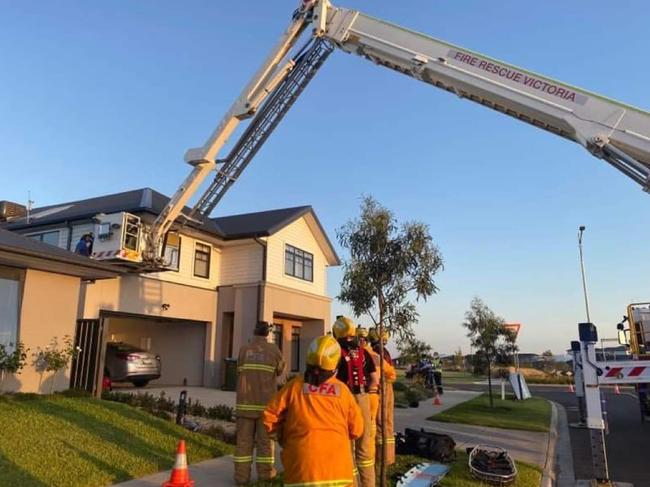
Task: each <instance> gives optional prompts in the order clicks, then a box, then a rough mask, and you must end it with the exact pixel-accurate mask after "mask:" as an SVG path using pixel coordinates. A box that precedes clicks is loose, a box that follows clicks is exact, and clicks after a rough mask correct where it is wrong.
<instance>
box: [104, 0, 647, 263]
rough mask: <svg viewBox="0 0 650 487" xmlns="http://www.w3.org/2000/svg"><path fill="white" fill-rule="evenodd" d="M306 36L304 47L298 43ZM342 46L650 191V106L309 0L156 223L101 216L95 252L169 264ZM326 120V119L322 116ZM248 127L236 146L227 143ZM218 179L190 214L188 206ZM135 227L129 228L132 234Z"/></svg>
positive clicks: (191, 158)
mask: <svg viewBox="0 0 650 487" xmlns="http://www.w3.org/2000/svg"><path fill="white" fill-rule="evenodd" d="M301 40H302V41H304V42H301V43H300V44H298V43H299V41H301ZM335 50H339V51H342V52H345V53H348V54H352V55H355V56H359V57H361V58H363V59H366V60H368V61H371V62H373V63H375V64H377V65H378V66H382V67H385V68H388V69H391V70H394V71H397V72H399V73H402V74H404V75H406V76H410V77H412V78H415V79H417V80H420V81H422V82H424V83H428V84H430V85H432V86H435V87H437V88H440V89H443V90H446V91H448V92H449V93H451V94H453V95H455V96H457V97H458V98H459V99H461V100H468V101H471V102H474V103H479V104H481V105H483V106H485V107H488V108H491V109H492V110H496V111H498V112H501V113H503V114H504V115H508V116H510V117H514V118H516V119H518V120H520V121H522V122H525V123H528V124H531V125H533V126H535V127H538V128H540V129H542V130H545V131H547V132H550V133H552V134H555V135H557V136H559V137H563V138H565V139H567V140H570V141H572V142H575V143H578V144H580V145H581V146H583V147H584V148H585V149H586V150H587V151H589V153H590V154H592V155H593V156H595V157H597V158H599V159H602V160H604V161H606V162H608V163H609V164H611V165H612V166H614V167H615V168H616V169H618V170H619V171H620V172H622V173H623V174H625V175H626V176H628V177H629V178H631V179H632V180H634V181H636V182H637V183H638V184H639V185H641V187H642V188H643V189H644V190H645V191H648V190H649V189H650V179H649V176H650V113H648V112H647V111H645V110H642V109H639V108H636V107H633V106H630V105H626V104H624V103H621V102H618V101H615V100H611V99H609V98H606V97H604V96H601V95H598V94H596V93H592V92H589V91H586V90H583V89H581V88H577V87H575V86H571V85H570V84H567V83H563V82H560V81H556V80H553V79H551V78H548V77H546V76H542V75H540V74H536V73H533V72H531V71H528V70H526V69H523V68H519V67H517V66H513V65H511V64H509V63H506V62H503V61H499V60H496V59H493V58H491V57H489V56H487V55H484V54H481V53H478V52H475V51H472V50H470V49H466V48H463V47H460V46H457V45H454V44H450V43H448V42H445V41H442V40H438V39H435V38H433V37H429V36H427V35H424V34H421V33H419V32H415V31H412V30H409V29H406V28H404V27H400V26H398V25H394V24H391V23H389V22H386V21H384V20H380V19H376V18H373V17H370V16H368V15H366V14H364V13H361V12H359V11H356V10H350V9H347V8H341V7H336V6H334V5H332V4H331V3H330V1H329V0H303V1H301V2H300V4H299V6H298V8H297V9H296V10H295V11H294V12H293V13H292V15H291V19H290V23H289V26H288V27H287V28H286V30H285V31H284V33H283V34H282V35H281V37H280V39H279V41H278V42H277V44H276V45H275V46H274V47H273V49H272V50H271V53H270V54H269V56H268V57H267V58H266V59H265V60H264V62H263V63H262V65H261V66H260V68H259V69H258V71H257V72H256V73H255V74H254V75H253V77H252V79H251V80H250V82H249V83H248V84H247V85H246V87H245V88H244V90H243V91H242V93H241V94H240V95H239V97H238V98H237V99H236V100H235V102H234V103H233V104H232V106H231V107H230V109H229V110H228V111H227V112H226V114H225V116H224V117H223V118H222V119H221V121H220V122H219V124H218V125H217V127H216V129H215V130H214V131H213V132H212V134H211V135H210V136H209V137H208V139H207V141H206V142H205V144H204V145H203V146H201V147H198V148H193V149H190V150H188V151H187V152H186V154H185V161H186V162H187V163H188V164H189V165H190V166H191V168H192V169H191V171H190V173H189V175H188V176H187V177H186V179H185V180H184V181H183V182H182V184H181V185H180V187H179V188H178V190H177V191H176V192H175V193H174V195H173V196H172V197H171V199H170V200H169V203H168V204H167V205H166V207H165V208H164V210H163V211H162V212H161V213H160V215H159V216H158V218H157V219H156V220H155V221H154V222H153V224H151V225H148V224H145V223H144V222H140V221H139V220H138V219H137V217H135V218H134V217H133V216H132V215H119V214H118V215H115V214H109V215H98V216H97V217H96V219H95V221H96V225H97V228H96V232H95V234H96V235H101V238H100V239H98V240H97V241H96V242H95V248H94V250H95V255H94V257H95V258H97V259H102V260H114V261H119V262H122V263H128V264H129V265H131V266H132V268H133V269H134V270H135V271H137V272H145V271H153V270H164V269H165V268H166V267H167V266H168V264H169V263H168V262H166V259H165V253H166V252H165V241H166V239H167V238H168V236H169V235H171V234H172V233H171V232H170V230H172V227H178V226H179V225H183V224H186V223H187V222H192V223H193V224H198V225H200V224H201V222H202V221H204V219H206V218H208V217H209V215H210V214H211V212H212V210H213V209H214V208H215V206H216V205H217V204H218V203H219V201H220V200H221V199H222V198H223V196H224V194H225V193H226V192H227V191H228V189H229V188H230V187H231V186H232V185H233V184H234V183H235V182H236V181H237V178H238V177H239V176H240V175H241V173H242V171H243V170H244V169H245V168H246V167H247V165H248V164H249V163H250V161H251V160H252V159H253V157H254V156H255V155H256V154H257V152H258V151H259V150H260V148H261V147H262V146H263V144H264V142H265V141H266V140H267V139H268V137H269V136H270V135H271V133H272V132H273V130H274V129H275V128H276V127H277V125H278V124H279V123H280V121H281V120H282V118H283V117H284V115H286V113H287V112H288V111H289V110H290V109H291V107H292V105H293V104H294V103H295V101H296V100H297V99H298V97H299V96H300V94H301V93H302V92H303V91H304V89H305V88H306V87H307V85H308V84H309V82H310V81H311V79H313V77H314V76H315V75H316V73H317V71H318V69H319V68H320V67H321V66H322V65H323V63H324V62H325V60H326V59H327V58H328V56H329V55H330V54H331V53H332V52H333V51H335ZM315 123H318V121H315ZM242 124H245V127H244V128H243V130H239V131H238V134H240V135H239V137H238V138H237V140H236V141H235V142H234V143H233V144H232V146H230V149H229V151H228V152H227V153H225V154H223V153H222V152H223V149H224V147H225V146H226V144H227V142H228V140H229V139H230V137H231V136H233V134H235V132H236V131H237V130H238V128H239V129H241V127H240V125H242ZM210 175H214V176H213V180H212V181H211V182H210V184H209V185H207V189H206V190H205V191H204V192H203V193H202V194H201V195H200V197H198V199H197V200H196V204H195V205H194V206H193V207H192V209H191V211H186V210H185V208H186V205H187V204H188V202H189V201H190V199H191V198H193V197H194V196H195V195H198V194H199V193H198V191H199V189H200V188H201V187H202V184H203V183H204V182H205V181H206V179H207V178H208V177H209V176H210ZM126 233H128V235H127V234H126Z"/></svg>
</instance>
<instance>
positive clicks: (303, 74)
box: [192, 38, 334, 218]
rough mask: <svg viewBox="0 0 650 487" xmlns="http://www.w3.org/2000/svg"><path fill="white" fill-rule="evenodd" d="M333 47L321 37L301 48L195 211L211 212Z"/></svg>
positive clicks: (203, 213) (196, 212) (193, 212)
mask: <svg viewBox="0 0 650 487" xmlns="http://www.w3.org/2000/svg"><path fill="white" fill-rule="evenodd" d="M333 50H334V46H333V45H332V43H331V42H329V41H327V40H324V39H320V38H315V39H313V40H311V41H310V43H309V44H308V45H307V46H305V48H303V49H302V51H301V52H300V53H299V54H298V55H297V57H296V58H295V62H296V65H295V67H294V68H293V70H292V71H291V72H290V73H289V74H288V75H287V77H286V78H285V79H284V81H282V83H280V84H279V85H278V86H277V87H276V88H275V90H274V91H273V93H271V95H270V96H269V98H268V99H267V101H266V102H265V103H264V105H263V106H262V107H261V108H260V110H259V111H258V113H257V115H255V117H254V118H253V120H252V121H251V122H250V124H249V125H248V127H247V128H246V130H245V131H244V133H243V134H242V135H241V137H240V138H239V140H238V141H237V143H236V144H235V146H234V147H233V148H232V150H231V151H230V153H229V154H228V156H227V157H226V158H225V159H223V160H221V161H218V162H220V163H221V167H219V168H218V169H217V170H216V171H217V174H216V176H215V177H214V180H213V181H212V183H211V184H210V186H209V187H208V189H207V190H206V191H205V193H203V195H202V196H201V198H199V200H198V202H197V203H196V205H195V206H194V208H193V209H192V215H196V214H198V215H201V216H203V217H206V218H207V217H209V216H210V213H212V210H214V208H215V206H217V204H218V203H219V201H220V200H221V198H223V196H224V195H225V194H226V192H227V191H228V189H229V188H230V186H232V185H233V184H234V182H235V181H237V178H238V177H239V175H240V174H241V173H242V171H243V170H244V169H245V168H246V166H247V165H248V164H249V163H250V161H251V160H252V159H253V157H255V154H257V152H258V151H259V150H260V148H261V147H262V145H264V142H266V140H267V139H268V138H269V136H270V135H271V133H272V132H273V130H274V129H275V127H276V126H277V125H278V123H280V121H281V120H282V118H283V117H284V116H285V115H286V113H287V112H288V111H289V109H290V108H291V107H292V106H293V104H294V103H295V101H296V100H297V99H298V97H299V96H300V94H301V93H302V92H303V90H304V89H305V88H306V87H307V85H308V84H309V82H310V81H311V80H312V78H313V77H314V75H315V74H316V72H317V71H318V68H320V67H321V66H322V64H323V63H324V62H325V60H326V59H327V57H328V56H329V55H330V54H331V52H332V51H333Z"/></svg>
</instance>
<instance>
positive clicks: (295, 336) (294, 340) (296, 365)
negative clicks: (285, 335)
mask: <svg viewBox="0 0 650 487" xmlns="http://www.w3.org/2000/svg"><path fill="white" fill-rule="evenodd" d="M299 370H300V328H299V327H297V326H294V327H292V328H291V372H298V371H299Z"/></svg>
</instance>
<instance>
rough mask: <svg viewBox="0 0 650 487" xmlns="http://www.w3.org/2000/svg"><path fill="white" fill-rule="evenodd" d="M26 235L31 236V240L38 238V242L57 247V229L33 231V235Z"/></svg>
mask: <svg viewBox="0 0 650 487" xmlns="http://www.w3.org/2000/svg"><path fill="white" fill-rule="evenodd" d="M27 237H29V238H31V239H32V240H38V241H39V242H43V243H46V244H49V245H56V246H57V247H58V245H59V231H58V230H54V231H52V232H43V233H35V234H33V235H27Z"/></svg>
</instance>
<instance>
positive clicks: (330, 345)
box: [307, 335, 341, 371]
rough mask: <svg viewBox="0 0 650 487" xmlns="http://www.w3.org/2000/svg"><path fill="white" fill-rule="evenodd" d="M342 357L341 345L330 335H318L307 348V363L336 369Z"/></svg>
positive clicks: (326, 368) (322, 367) (329, 369)
mask: <svg viewBox="0 0 650 487" xmlns="http://www.w3.org/2000/svg"><path fill="white" fill-rule="evenodd" d="M340 359H341V347H340V346H339V344H338V342H337V341H336V340H335V339H334V338H333V337H331V336H330V335H325V336H322V337H317V338H315V339H314V341H312V342H311V345H309V348H308V349H307V365H311V366H314V367H319V368H321V369H323V370H328V371H331V370H334V369H336V367H338V364H339V360H340Z"/></svg>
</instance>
